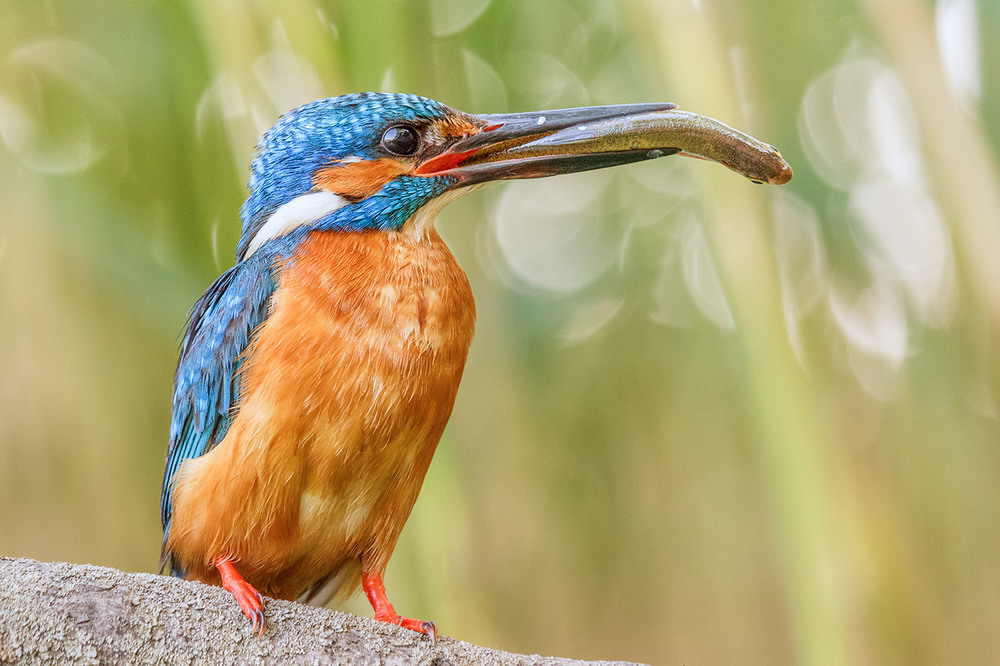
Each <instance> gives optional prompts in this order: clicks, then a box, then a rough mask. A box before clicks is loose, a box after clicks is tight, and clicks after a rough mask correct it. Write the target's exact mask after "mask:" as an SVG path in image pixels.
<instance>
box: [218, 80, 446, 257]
mask: <svg viewBox="0 0 1000 666" xmlns="http://www.w3.org/2000/svg"><path fill="white" fill-rule="evenodd" d="M453 113H455V111H453V110H452V109H450V108H448V107H446V106H444V105H443V104H441V103H439V102H435V101H434V100H432V99H428V98H426V97H420V96H418V95H400V94H388V93H358V94H351V95H342V96H340V97H330V98H327V99H322V100H319V101H316V102H311V103H309V104H306V105H304V106H300V107H299V108H297V109H295V110H293V111H290V112H288V113H286V114H285V115H284V116H282V117H281V118H279V119H278V122H276V123H275V125H274V127H272V128H271V129H270V130H268V131H267V133H266V134H265V135H264V136H263V137H262V138H261V140H260V143H259V144H258V146H257V155H256V157H254V160H253V164H252V165H251V167H250V197H249V198H248V199H247V200H246V203H244V204H243V208H242V211H241V218H242V220H243V234H242V237H241V238H240V242H239V245H237V248H236V256H237V258H238V259H242V258H243V255H244V253H245V252H246V250H247V247H248V245H249V244H250V241H251V239H252V238H253V237H254V234H256V233H257V231H258V230H259V229H260V228H261V226H263V225H264V223H265V222H266V220H267V218H268V216H270V215H271V213H273V212H274V211H275V210H277V208H278V207H279V206H281V205H282V204H283V203H286V202H288V201H291V200H292V199H294V198H295V197H297V196H299V195H301V194H305V193H306V192H308V191H309V190H311V189H312V187H313V183H312V178H313V174H314V173H315V172H316V171H317V170H318V169H320V168H321V167H323V166H326V165H327V164H330V163H331V162H333V161H335V160H340V159H343V158H345V157H357V158H360V159H377V158H379V157H382V155H380V154H379V153H377V152H376V150H375V148H374V146H377V145H378V138H379V133H380V132H381V131H382V130H384V129H385V127H386V126H387V125H388V124H390V123H392V122H405V121H408V120H409V121H414V122H416V121H420V122H426V121H429V120H435V119H440V118H445V117H447V116H448V115H449V114H453ZM401 180H404V181H411V185H410V186H409V187H411V188H422V189H426V188H431V187H432V188H434V189H435V190H436V193H430V192H427V193H423V192H421V193H418V195H417V196H416V197H414V196H413V193H408V196H406V197H405V198H406V199H409V200H410V201H414V200H419V205H423V204H424V203H425V202H426V201H427V200H429V199H430V198H433V197H435V196H437V195H438V194H441V193H442V192H444V190H446V189H447V184H446V183H441V182H434V181H437V180H439V179H435V178H410V177H404V178H403V179H401ZM382 194H385V193H382ZM384 203H388V201H386V202H383V204H376V205H384ZM419 205H418V207H419ZM369 208H370V205H369ZM367 212H369V213H370V210H368V211H367ZM345 213H346V211H345ZM336 217H337V219H338V220H340V225H339V228H351V229H358V228H392V226H391V225H390V224H389V222H390V221H391V222H393V224H394V225H395V226H398V225H400V224H402V223H403V222H404V221H406V218H407V217H409V215H406V216H405V217H403V218H402V219H401V220H399V219H398V216H393V218H392V219H391V220H390V219H388V218H386V217H384V216H382V215H378V216H372V215H370V214H369V215H364V214H363V213H362V211H355V212H354V213H353V214H351V213H347V214H345V215H339V216H336Z"/></svg>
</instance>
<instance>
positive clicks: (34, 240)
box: [0, 0, 1000, 664]
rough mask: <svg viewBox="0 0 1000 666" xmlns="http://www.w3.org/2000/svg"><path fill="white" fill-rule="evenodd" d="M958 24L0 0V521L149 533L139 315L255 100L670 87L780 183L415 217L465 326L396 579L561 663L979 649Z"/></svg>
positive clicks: (974, 163)
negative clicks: (462, 281)
mask: <svg viewBox="0 0 1000 666" xmlns="http://www.w3.org/2000/svg"><path fill="white" fill-rule="evenodd" d="M997 34H1000V6H998V5H997V4H996V3H993V2H981V3H974V2H973V1H972V0H941V1H939V2H937V3H932V2H927V1H924V0H867V1H865V0H857V2H852V1H848V0H834V1H832V2H824V3H813V2H802V1H801V0H767V1H765V2H755V3H749V2H736V1H735V0H620V1H615V2H608V1H605V0H546V1H545V2H539V1H538V0H507V1H501V0H493V1H492V2H491V1H490V0H469V1H462V0H420V1H416V0H415V1H411V2H406V1H402V0H358V1H353V2H347V1H342V2H337V1H335V0H327V1H325V2H310V1H307V0H293V1H282V2H279V1H278V0H271V1H268V0H257V1H255V2H238V1H236V0H229V1H219V2H196V1H194V0H191V1H190V2H153V1H149V0H147V1H142V0H136V1H132V2H104V1H100V0H94V1H90V2H69V1H64V2H59V1H48V2H46V1H39V2H20V1H18V0H0V554H2V555H8V556H27V557H33V558H38V559H42V560H65V561H72V562H88V563H94V564H102V565H108V566H114V567H119V568H122V569H125V570H129V571H152V570H154V569H155V567H156V562H157V558H158V555H159V541H160V528H159V523H158V517H157V506H158V499H159V487H160V479H161V472H162V464H163V457H164V450H165V446H166V439H167V426H168V420H169V410H170V384H171V380H172V372H173V368H174V364H175V362H176V354H177V346H178V342H179V337H180V334H181V331H182V327H183V324H184V321H185V315H186V312H187V310H188V308H189V307H190V306H191V304H192V303H193V302H194V301H195V299H196V298H197V297H198V296H199V294H200V293H201V292H202V291H203V290H204V289H205V288H206V287H207V286H208V285H209V283H210V282H211V280H212V279H213V278H214V277H215V276H216V275H217V274H218V273H219V272H221V271H222V270H223V269H225V268H226V267H228V266H229V265H231V262H232V256H233V251H234V247H235V243H236V240H237V238H238V235H239V223H238V217H237V215H238V207H239V205H240V204H241V202H242V200H243V198H244V196H245V189H244V188H245V181H246V174H247V166H248V163H249V159H250V154H251V149H252V147H253V145H254V143H255V142H256V138H257V136H258V134H259V133H260V132H262V131H263V130H265V129H266V128H267V127H269V126H270V125H271V124H272V123H273V121H274V120H275V119H276V118H277V117H278V115H280V114H281V113H283V112H285V111H287V110H288V109H290V108H292V107H294V106H296V105H298V104H301V103H304V102H307V101H310V100H312V99H315V98H319V97H325V96H330V95H336V94H340V93H343V92H349V91H360V90H392V91H404V92H415V93H420V94H424V95H427V96H430V97H434V98H436V99H439V100H441V101H444V102H445V103H447V104H450V105H452V106H455V107H457V108H460V109H463V110H466V111H470V112H479V113H481V112H504V111H526V110H535V109H543V108H554V107H564V106H577V105H587V104H610V103H624V102H639V101H674V102H677V103H679V104H680V105H681V107H682V108H685V109H688V110H692V111H696V112H699V113H702V114H706V115H710V116H714V117H716V118H719V119H720V120H723V121H724V122H727V123H729V124H732V125H734V126H737V127H739V128H741V129H744V130H746V131H749V132H751V133H753V134H755V135H756V136H758V137H760V138H762V139H764V140H766V141H768V142H770V143H773V144H775V145H777V146H779V147H780V148H781V150H782V152H783V154H784V155H785V157H786V158H787V159H788V160H789V162H791V163H792V165H793V167H794V169H795V178H794V180H793V181H792V182H791V183H790V184H789V185H787V186H784V187H781V188H769V187H760V186H755V185H752V184H751V183H749V182H748V181H746V180H745V179H743V178H741V177H739V176H738V175H736V174H733V173H731V172H728V171H727V170H725V169H723V168H722V167H719V166H717V165H712V164H709V163H706V162H698V161H695V160H685V159H681V158H669V159H665V160H659V161H655V162H649V163H644V164H639V165H633V166H630V167H627V168H621V169H617V170H610V171H602V172H594V173H587V174H580V175H576V176H569V177H561V178H554V179H545V180H538V181H526V182H519V183H512V184H507V185H494V186H492V187H491V188H488V189H487V190H486V191H483V192H478V193H475V194H472V195H471V196H469V197H466V198H464V199H462V200H461V201H459V202H457V203H455V204H453V205H452V206H450V207H449V208H448V209H447V210H446V211H445V212H444V213H443V214H442V216H441V217H440V219H439V223H438V227H439V229H440V230H441V233H442V235H443V236H444V237H445V238H446V240H447V241H448V242H449V244H450V245H451V247H452V249H453V250H454V252H455V254H456V255H457V256H458V258H459V261H460V262H461V263H462V265H463V266H464V267H465V269H466V271H468V273H469V276H470V279H471V281H472V284H473V289H474V291H475V293H476V298H477V302H478V308H479V325H478V331H477V336H476V340H475V342H474V343H473V347H472V351H471V355H470V359H469V365H468V369H467V371H466V376H465V380H464V383H463V386H462V390H461V391H460V394H459V398H458V403H457V405H456V408H455V413H454V416H453V417H452V419H451V423H450V425H449V428H448V431H447V432H446V434H445V438H444V440H443V441H442V445H441V447H440V448H439V452H438V454H437V457H436V459H435V463H434V465H432V467H431V471H430V474H429V476H428V478H427V481H426V482H425V484H424V490H423V492H422V494H421V497H420V499H419V501H418V502H417V505H416V507H415V509H414V512H413V515H412V517H411V519H410V521H409V523H408V525H407V528H406V529H405V530H404V533H403V536H402V538H401V540H400V544H399V547H398V549H397V552H396V555H395V557H394V559H393V561H392V563H391V565H390V568H389V574H388V579H387V585H388V589H389V592H390V595H391V597H392V599H393V600H394V602H395V604H396V606H397V608H399V609H400V610H401V611H402V612H404V613H406V614H408V615H411V616H414V617H426V618H432V619H434V620H436V621H437V622H438V626H439V627H440V628H441V630H442V631H443V632H444V633H445V634H448V635H452V636H456V637H460V638H463V639H466V640H469V641H472V642H477V643H481V644H486V645H489V646H494V647H500V648H504V649H507V650H514V651H523V652H539V653H543V654H559V655H564V656H573V657H580V658H590V659H598V658H608V659H610V658H618V659H631V660H641V661H648V662H653V663H658V664H668V663H687V664H695V663H698V664H709V663H718V664H725V663H823V664H837V663H850V664H860V663H906V664H915V663H928V664H944V663H976V662H985V661H989V660H990V658H991V656H992V657H993V658H995V656H996V654H997V648H998V646H1000V580H998V577H1000V539H998V536H997V535H998V531H1000V530H998V528H1000V525H998V521H997V504H998V499H1000V491H998V488H1000V424H998V414H1000V411H998V407H1000V404H998V402H1000V369H998V362H997V359H998V356H997V349H998V347H997V345H998V342H1000V336H998V334H1000V179H998V177H997V164H996V162H997V156H998V154H1000V149H998V136H1000V115H998V113H997V112H996V109H997V108H998V92H1000V90H998V85H997V84H998V83H1000V76H998V74H1000V51H998V50H997V48H996V43H995V42H996V35H997ZM980 44H981V45H982V48H980ZM348 609H351V610H354V611H356V612H360V613H363V614H369V615H370V609H368V608H367V604H365V603H364V602H363V600H358V599H355V600H354V601H353V602H351V604H349V605H348Z"/></svg>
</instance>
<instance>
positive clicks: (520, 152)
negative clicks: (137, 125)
mask: <svg viewBox="0 0 1000 666" xmlns="http://www.w3.org/2000/svg"><path fill="white" fill-rule="evenodd" d="M675 108H676V105H674V104H669V103H664V104H627V105H618V106H597V107H584V108H577V109H558V110H554V111H541V112H531V113H512V114H487V115H471V114H467V113H463V112H461V111H456V110H455V109H452V108H449V107H447V106H445V105H443V104H441V103H439V102H436V101H434V100H431V99H427V98H425V97H419V96H416V95H402V94H381V93H360V94H351V95H343V96H340V97H332V98H329V99H323V100H319V101H316V102H312V103H310V104H306V105H304V106H301V107H299V108H297V109H294V110H293V111H290V112H288V113H287V114H285V115H284V116H282V117H281V118H280V119H279V120H278V122H277V123H276V124H275V125H274V127H272V128H271V129H270V130H268V132H267V133H265V134H264V136H263V137H262V138H261V140H260V143H259V144H258V146H257V153H256V156H255V158H254V160H253V165H252V167H251V174H250V183H249V186H250V196H249V198H248V199H247V201H246V203H245V204H244V205H243V209H242V219H243V234H242V237H241V238H240V242H239V246H238V248H237V259H238V260H243V259H245V258H247V257H249V256H250V255H252V254H253V253H254V252H255V251H256V250H257V249H258V248H260V247H261V246H263V245H264V244H266V243H268V242H270V241H273V240H275V239H279V238H282V237H284V236H286V235H288V234H290V233H292V232H294V231H297V230H300V229H302V228H306V229H330V230H343V231H362V230H392V229H400V228H402V227H403V225H404V224H405V223H406V222H407V220H409V219H411V218H412V217H413V216H414V215H415V214H416V213H417V212H418V211H419V210H421V209H422V208H423V207H424V206H425V205H426V204H428V203H429V202H431V201H433V200H435V199H437V198H438V197H441V196H442V195H443V194H445V193H448V192H454V191H457V190H459V189H460V188H463V187H467V186H469V185H474V184H478V183H484V182H488V181H492V180H506V179H513V178H538V177H541V176H549V175H555V174H561V173H571V172H576V171H585V170H589V169H599V168H603V167H607V166H615V165H619V164H627V163H630V162H637V161H640V160H645V159H651V158H654V157H660V156H663V155H670V154H674V153H678V152H684V150H685V148H684V145H683V144H684V141H675V140H673V139H671V138H670V137H671V132H669V131H667V132H665V133H664V131H663V127H662V126H661V125H662V122H663V119H664V118H666V116H665V115H664V114H665V112H668V111H670V110H672V109H675ZM699 118H701V117H700V116H699ZM651 119H652V122H651ZM715 122H717V121H715ZM727 129H728V128H727ZM682 134H683V132H674V135H675V136H680V135H682ZM748 138H749V137H748ZM668 139H669V140H668ZM761 145H764V146H766V144H761ZM767 148H771V147H770V146H767ZM771 150H772V151H773V152H774V153H777V151H774V150H773V148H771ZM701 156H703V157H704V155H701ZM710 159H711V158H710ZM778 159H779V160H780V156H779V158H778ZM782 163H783V162H782ZM785 166H786V167H787V165H785ZM789 174H790V171H789ZM789 177H790V175H789Z"/></svg>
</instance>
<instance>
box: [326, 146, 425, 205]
mask: <svg viewBox="0 0 1000 666" xmlns="http://www.w3.org/2000/svg"><path fill="white" fill-rule="evenodd" d="M411 170H412V167H411V166H409V165H407V164H403V163H402V162H398V161H396V160H394V159H391V158H387V157H383V158H381V159H377V160H361V161H360V162H347V163H343V162H341V163H334V164H332V165H330V166H328V167H323V168H322V169H319V170H318V171H316V173H315V174H313V186H314V187H321V188H323V189H324V190H328V191H330V192H333V193H334V194H338V195H340V196H342V197H344V198H345V199H349V200H351V201H360V200H361V199H365V198H367V197H370V196H371V195H373V194H375V193H376V192H378V191H379V190H381V189H382V187H383V186H384V185H385V184H386V183H388V182H389V181H390V180H393V179H394V178H396V177H397V176H401V175H402V174H404V173H409V172H410V171H411Z"/></svg>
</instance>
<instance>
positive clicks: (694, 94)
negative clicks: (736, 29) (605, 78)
mask: <svg viewBox="0 0 1000 666" xmlns="http://www.w3.org/2000/svg"><path fill="white" fill-rule="evenodd" d="M636 4H637V7H638V9H639V12H638V16H639V17H640V18H641V20H642V21H644V22H645V25H646V26H647V29H649V30H652V31H654V32H656V33H657V34H658V35H659V36H660V38H659V39H656V40H649V42H648V43H649V44H653V45H655V47H656V49H657V50H656V53H655V55H656V57H657V59H658V61H659V62H660V67H661V71H662V72H663V76H664V81H665V84H668V85H665V88H667V89H669V91H670V94H669V97H670V99H672V100H673V101H676V102H679V103H680V105H681V107H682V108H685V107H686V108H696V109H698V110H699V112H700V113H704V114H707V115H711V116H715V117H717V118H721V119H724V121H725V122H731V123H732V124H734V125H738V126H744V127H749V128H750V130H751V131H752V132H755V133H757V134H758V135H760V136H764V135H763V134H761V133H760V132H759V128H755V127H753V126H752V124H751V123H750V122H749V120H748V119H747V118H745V117H743V114H741V113H740V105H739V103H738V100H737V99H736V97H735V96H734V94H733V91H735V90H738V89H740V88H739V86H738V82H737V81H735V80H734V76H733V68H732V66H731V63H730V62H729V61H727V60H726V58H725V55H726V54H729V53H730V49H729V48H728V47H727V46H726V44H724V43H722V40H721V39H720V37H719V35H718V31H717V26H715V25H714V24H713V23H712V20H711V15H710V14H709V13H708V12H700V11H698V9H697V8H696V7H694V6H693V5H692V4H689V3H684V2H676V3H669V5H665V4H664V3H662V2H658V1H657V0H639V1H638V2H637V3H636ZM664 36H665V38H664ZM692 58H697V59H698V67H689V66H688V64H689V63H690V62H691V60H692ZM742 83H745V82H742ZM765 138H766V137H765ZM698 180H699V185H700V188H701V194H700V196H699V199H700V200H701V201H703V202H704V210H703V213H704V225H705V229H706V236H707V238H708V241H709V246H710V251H711V253H712V256H713V259H714V262H715V265H716V269H717V271H718V273H719V277H720V278H721V280H722V284H723V289H724V291H725V293H726V297H727V300H728V303H729V306H730V309H731V312H732V315H733V320H734V324H735V332H736V335H738V336H739V339H740V342H741V345H740V346H741V350H742V363H743V368H742V369H743V372H742V374H741V380H742V382H743V390H744V392H745V393H746V395H747V403H748V405H749V409H751V410H752V422H753V425H754V426H755V428H756V431H755V433H753V437H752V441H753V444H754V445H755V447H756V452H757V457H758V460H759V464H760V469H761V470H762V472H763V473H764V475H765V479H764V483H765V485H766V486H767V487H768V488H769V491H770V493H771V497H772V502H773V506H772V511H773V512H774V522H775V527H776V530H777V532H778V535H779V541H780V543H779V547H780V548H781V549H782V550H783V555H784V562H783V565H784V567H785V569H786V571H787V573H786V576H785V580H786V584H787V589H786V591H785V592H786V595H787V603H788V607H789V608H788V617H789V618H790V620H791V622H792V623H793V626H792V633H793V636H794V639H795V642H796V650H797V655H798V659H797V662H798V663H801V664H846V663H851V660H850V659H849V658H848V655H849V650H848V638H847V636H848V632H847V619H848V615H849V612H848V608H847V606H846V600H845V598H844V596H843V583H844V575H843V574H844V573H845V572H844V570H843V562H842V561H841V560H842V559H843V553H845V552H846V551H847V548H846V547H845V544H844V543H843V539H842V536H841V535H842V534H843V531H842V530H839V529H837V525H838V523H840V522H841V521H842V520H843V517H842V516H838V515H837V513H836V510H835V508H834V507H833V505H832V498H833V497H834V496H835V494H834V492H833V490H834V487H835V481H834V478H833V477H832V474H831V470H832V469H833V466H832V465H831V464H830V457H831V451H830V442H829V441H828V438H827V437H826V435H825V434H824V428H823V427H822V425H821V421H820V419H819V417H818V413H817V400H816V395H815V392H814V390H813V389H812V388H811V386H810V384H809V382H808V381H807V380H806V378H805V376H804V375H803V372H802V368H801V367H800V366H799V365H798V363H797V361H796V359H795V356H794V353H793V350H792V347H791V345H790V343H789V340H788V336H787V333H786V329H785V325H784V316H785V315H784V312H783V308H782V302H781V293H782V287H781V284H780V282H779V278H778V273H777V267H776V264H775V257H774V254H773V253H772V251H771V247H772V246H773V243H772V241H771V238H770V235H771V234H770V230H769V218H770V216H769V214H768V212H767V199H766V197H767V196H768V195H769V193H768V192H766V191H765V190H763V189H759V188H756V187H755V186H753V185H751V184H750V183H748V182H746V181H744V182H739V181H738V180H734V179H733V178H732V174H731V173H726V172H724V171H723V170H719V169H704V170H699V171H698Z"/></svg>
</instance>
